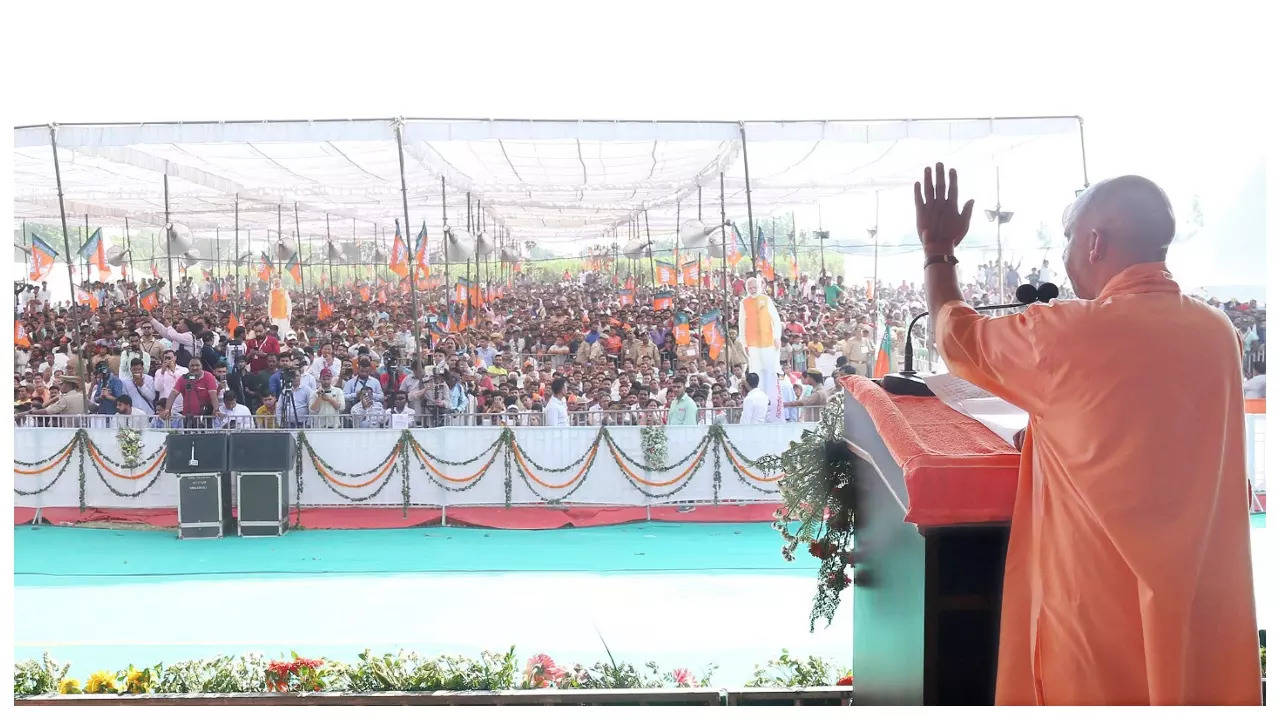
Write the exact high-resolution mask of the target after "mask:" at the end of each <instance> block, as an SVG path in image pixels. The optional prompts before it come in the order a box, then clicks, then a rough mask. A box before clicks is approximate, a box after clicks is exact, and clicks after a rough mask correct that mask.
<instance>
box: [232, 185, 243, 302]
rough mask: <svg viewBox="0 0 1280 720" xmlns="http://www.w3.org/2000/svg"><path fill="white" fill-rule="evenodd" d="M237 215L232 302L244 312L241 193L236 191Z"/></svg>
mask: <svg viewBox="0 0 1280 720" xmlns="http://www.w3.org/2000/svg"><path fill="white" fill-rule="evenodd" d="M235 217H236V220H235V223H236V224H235V228H236V229H235V246H236V249H235V253H236V262H235V266H234V267H235V278H236V279H235V282H234V287H235V290H234V292H235V294H236V299H235V300H233V301H232V302H231V306H232V307H233V308H236V309H237V310H240V312H244V310H243V309H242V308H241V307H240V299H241V296H240V193H236V199H235Z"/></svg>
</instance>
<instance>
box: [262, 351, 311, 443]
mask: <svg viewBox="0 0 1280 720" xmlns="http://www.w3.org/2000/svg"><path fill="white" fill-rule="evenodd" d="M280 361H281V362H282V363H283V364H284V366H283V367H281V368H280V371H279V372H278V373H276V375H275V377H273V378H272V379H271V382H272V384H273V385H275V386H277V387H278V388H279V397H278V398H277V400H276V422H277V424H278V425H279V426H280V427H282V428H304V427H308V425H307V421H308V420H309V419H310V417H311V401H312V398H313V397H314V396H315V390H314V389H312V387H311V386H310V385H309V384H308V383H307V382H304V380H306V379H310V376H309V375H302V376H299V375H298V371H297V370H295V369H294V367H293V358H292V357H290V356H289V355H286V354H284V353H281V355H280Z"/></svg>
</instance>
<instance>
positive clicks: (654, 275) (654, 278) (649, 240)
mask: <svg viewBox="0 0 1280 720" xmlns="http://www.w3.org/2000/svg"><path fill="white" fill-rule="evenodd" d="M644 239H645V245H646V246H647V247H648V248H649V282H650V283H652V284H653V289H654V290H655V291H656V290H657V289H658V271H657V270H655V269H654V265H653V236H651V235H650V234H649V210H648V208H646V209H645V211H644Z"/></svg>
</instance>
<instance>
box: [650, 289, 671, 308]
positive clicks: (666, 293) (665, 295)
mask: <svg viewBox="0 0 1280 720" xmlns="http://www.w3.org/2000/svg"><path fill="white" fill-rule="evenodd" d="M674 302H675V298H674V296H673V295H672V294H671V291H670V290H663V291H662V292H660V293H658V294H657V295H654V296H653V309H654V310H670V309H671V308H672V306H673V304H674Z"/></svg>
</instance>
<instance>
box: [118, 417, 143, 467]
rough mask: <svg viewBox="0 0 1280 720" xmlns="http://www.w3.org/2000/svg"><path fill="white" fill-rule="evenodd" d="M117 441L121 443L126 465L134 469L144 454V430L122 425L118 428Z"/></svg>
mask: <svg viewBox="0 0 1280 720" xmlns="http://www.w3.org/2000/svg"><path fill="white" fill-rule="evenodd" d="M116 443H118V444H119V445H120V456H121V457H123V458H124V467H125V468H126V469H129V470H132V469H133V468H135V467H137V466H138V458H139V457H140V456H141V455H142V431H141V430H134V429H133V428H128V427H121V428H120V429H118V430H116Z"/></svg>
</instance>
